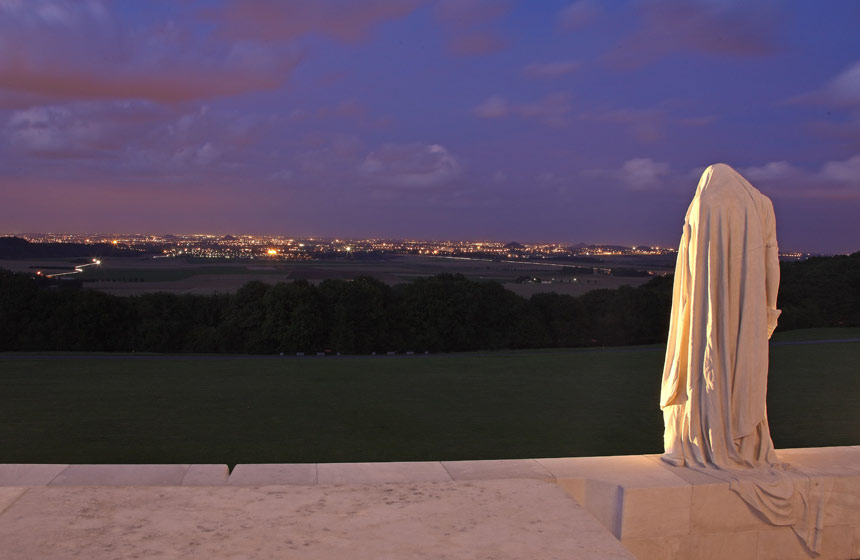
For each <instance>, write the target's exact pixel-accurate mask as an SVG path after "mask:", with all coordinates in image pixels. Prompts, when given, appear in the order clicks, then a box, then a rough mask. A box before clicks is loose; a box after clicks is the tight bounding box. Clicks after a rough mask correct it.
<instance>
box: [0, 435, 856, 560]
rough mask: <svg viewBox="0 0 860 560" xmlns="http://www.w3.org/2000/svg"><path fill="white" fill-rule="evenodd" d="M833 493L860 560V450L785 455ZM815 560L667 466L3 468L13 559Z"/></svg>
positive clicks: (832, 551) (849, 549)
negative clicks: (830, 484) (830, 486)
mask: <svg viewBox="0 0 860 560" xmlns="http://www.w3.org/2000/svg"><path fill="white" fill-rule="evenodd" d="M779 454H780V456H781V457H782V458H783V460H786V461H789V462H792V463H793V464H795V465H797V466H798V467H799V468H801V469H802V470H803V471H804V472H806V473H809V475H810V476H814V477H821V478H822V479H827V480H828V481H833V499H831V504H830V507H829V509H828V510H827V511H826V515H825V532H824V545H823V548H822V551H821V552H822V555H821V556H819V558H820V559H822V560H825V559H830V558H833V559H839V560H843V559H844V560H848V559H853V558H860V446H855V447H834V448H813V449H794V450H782V451H779ZM634 557H636V558H640V559H651V558H654V559H658V558H659V559H664V558H691V559H721V558H731V559H738V560H744V559H762V560H764V559H769V558H773V559H781V560H787V559H788V560H790V559H791V558H810V557H811V556H810V555H809V553H808V551H807V550H805V549H804V547H803V546H802V545H801V544H800V542H799V540H798V539H797V538H796V537H795V536H794V534H793V532H792V531H791V529H790V528H788V527H772V526H769V525H767V524H766V523H763V522H762V521H761V520H760V519H758V518H757V517H756V516H755V515H753V514H752V512H751V511H750V510H749V509H748V508H746V506H745V504H744V503H743V502H741V501H740V499H739V498H737V496H735V495H734V494H733V493H732V492H731V491H730V490H729V489H728V485H727V484H726V483H723V482H721V481H719V480H717V479H712V478H710V477H707V476H706V475H701V474H700V473H692V472H690V471H688V470H687V469H677V468H674V467H669V466H668V465H665V464H664V463H662V462H661V461H660V460H659V458H658V457H656V456H638V455H634V456H619V457H576V458H557V459H527V460H510V461H456V462H424V463H356V464H319V465H315V464H300V465H279V464H272V465H237V466H236V468H235V469H234V470H233V472H232V473H228V472H227V468H226V466H224V465H71V466H70V465H0V558H2V560H17V559H59V558H86V559H102V558H104V559H108V558H110V559H114V558H117V559H119V558H207V559H211V560H220V559H227V558H230V559H232V558H237V559H238V558H296V559H305V558H320V559H323V558H325V559H341V558H349V559H350V560H352V559H362V558H392V559H395V558H396V559H400V558H404V559H411V558H476V559H477V558H482V559H483V558H493V559H507V558H511V559H513V558H527V559H530V560H531V559H544V558H546V559H550V558H558V559H562V558H563V559H592V558H594V559H598V558H601V559H604V558H605V559H616V558H618V559H622V558H624V559H631V558H634Z"/></svg>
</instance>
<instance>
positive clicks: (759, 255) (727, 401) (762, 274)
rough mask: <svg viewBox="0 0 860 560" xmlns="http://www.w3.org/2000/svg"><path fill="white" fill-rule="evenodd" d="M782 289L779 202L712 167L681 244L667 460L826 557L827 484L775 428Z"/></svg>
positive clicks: (666, 411)
mask: <svg viewBox="0 0 860 560" xmlns="http://www.w3.org/2000/svg"><path fill="white" fill-rule="evenodd" d="M778 288H779V259H778V248H777V241H776V223H775V221H774V213H773V204H772V203H771V201H770V199H769V198H767V197H766V196H765V195H763V194H762V193H760V192H759V191H758V190H756V189H755V187H753V186H752V185H751V184H750V183H749V182H748V181H747V180H746V179H744V177H742V176H741V175H740V174H739V173H738V172H737V171H735V170H734V169H732V168H731V167H729V166H728V165H725V164H722V163H718V164H716V165H712V166H710V167H708V168H707V169H706V170H705V172H704V173H703V174H702V178H701V180H700V181H699V185H698V187H697V189H696V194H695V196H694V197H693V201H692V202H691V203H690V207H689V209H688V210H687V215H686V218H685V220H684V230H683V234H682V236H681V242H680V245H679V247H678V260H677V263H676V268H675V283H674V290H673V294H672V315H671V319H670V327H669V341H668V345H667V348H666V361H665V364H664V369H663V384H662V390H661V395H660V408H661V409H662V410H663V418H664V422H665V431H664V447H665V454H664V455H663V460H664V461H666V462H668V463H670V464H672V465H676V466H686V467H688V468H692V469H695V470H699V471H702V472H705V473H707V474H709V475H712V476H715V477H716V478H719V479H721V480H726V481H727V482H729V483H730V488H731V489H732V490H733V491H735V492H736V493H737V494H738V495H739V496H740V497H741V498H743V499H744V500H745V501H746V502H747V503H748V504H749V505H750V506H751V507H753V508H754V509H755V510H757V511H758V512H759V513H760V514H761V515H762V516H764V518H766V519H767V520H768V521H769V522H771V523H773V524H775V525H791V526H793V527H794V529H795V531H796V532H797V534H798V535H799V536H800V537H801V538H802V539H803V540H804V542H805V543H806V544H807V546H808V547H809V548H810V549H811V550H812V551H816V550H817V549H818V547H819V540H820V532H821V522H822V520H821V519H820V518H821V517H822V516H821V515H818V514H819V512H820V507H821V503H823V501H824V500H825V499H826V496H827V493H828V492H827V489H826V488H822V484H821V482H820V481H815V480H813V479H812V478H811V477H809V476H807V475H805V474H804V473H802V472H800V471H797V470H796V469H793V468H791V467H789V466H788V465H787V464H784V463H782V462H781V461H780V460H779V458H778V457H777V455H776V452H775V451H774V447H773V442H772V441H771V437H770V428H769V427H768V422H767V410H766V394H767V373H768V339H769V338H770V336H771V334H772V333H773V331H774V329H775V328H776V325H777V318H778V317H779V314H780V311H779V310H778V309H777V308H776V298H777V290H778Z"/></svg>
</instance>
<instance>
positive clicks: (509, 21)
mask: <svg viewBox="0 0 860 560" xmlns="http://www.w3.org/2000/svg"><path fill="white" fill-rule="evenodd" d="M858 29H860V3H858V2H856V0H845V1H835V0H829V1H827V2H809V1H807V0H795V1H788V0H786V1H782V0H773V1H750V0H686V1H680V0H642V1H637V0H630V1H618V2H598V1H596V0H580V1H577V2H570V1H569V0H568V1H552V0H540V1H534V0H529V1H526V0H520V1H519V2H516V1H513V0H511V1H505V0H436V1H422V0H304V1H300V0H241V1H240V0H223V1H197V2H195V1H174V0H170V1H167V0H164V1H160V0H147V1H125V2H124V1H120V0H117V1H114V2H109V1H100V0H70V1H67V2H63V1H58V0H0V232H24V231H87V232H99V231H100V232H134V231H147V232H157V233H193V232H212V233H228V232H232V233H273V234H284V235H295V236H331V237H336V236H355V237H358V236H379V237H420V238H432V239H441V238H463V239H495V240H504V241H510V240H518V241H540V240H546V241H563V242H565V241H566V242H578V241H585V242H591V243H623V244H655V245H656V244H661V245H671V246H675V245H677V242H678V238H679V237H680V232H681V224H682V221H683V216H684V211H685V209H686V206H687V204H688V203H689V201H690V199H691V198H692V195H693V192H694V190H695V186H696V182H697V179H698V175H699V173H700V172H701V170H702V169H703V168H704V167H705V166H706V165H707V164H709V163H714V162H720V161H722V162H725V163H728V164H730V165H732V166H734V167H735V168H736V169H738V170H739V171H740V172H741V173H743V174H744V175H745V176H746V177H747V178H748V179H749V180H750V181H751V182H752V183H753V184H754V185H755V186H757V187H758V188H759V189H760V190H761V191H762V192H764V193H765V194H767V195H769V196H770V197H771V198H772V199H773V201H774V206H775V209H776V216H777V223H778V233H779V240H780V246H781V247H782V248H783V249H784V250H789V249H794V250H804V251H816V252H845V251H856V250H858V249H860V33H858V31H857V30H858Z"/></svg>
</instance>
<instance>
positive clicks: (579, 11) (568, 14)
mask: <svg viewBox="0 0 860 560" xmlns="http://www.w3.org/2000/svg"><path fill="white" fill-rule="evenodd" d="M599 14H600V6H599V4H598V3H597V2H595V1H594V0H579V1H578V2H574V3H573V4H571V5H570V6H568V7H566V8H565V9H563V10H562V11H561V12H559V14H558V26H559V27H560V28H561V29H565V30H568V31H570V30H574V29H582V28H583V27H585V26H587V25H588V24H590V23H591V22H592V21H594V20H595V19H597V16H598V15H599Z"/></svg>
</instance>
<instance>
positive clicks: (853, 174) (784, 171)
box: [738, 155, 860, 200]
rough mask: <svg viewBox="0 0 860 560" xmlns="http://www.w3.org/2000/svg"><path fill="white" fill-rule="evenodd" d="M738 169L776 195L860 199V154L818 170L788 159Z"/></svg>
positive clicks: (826, 163) (823, 166) (828, 162)
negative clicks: (789, 161) (800, 165)
mask: <svg viewBox="0 0 860 560" xmlns="http://www.w3.org/2000/svg"><path fill="white" fill-rule="evenodd" d="M738 171H739V172H740V173H741V175H743V176H744V177H746V178H747V179H749V181H750V182H751V183H753V184H754V185H756V186H757V187H758V186H762V187H764V188H766V189H768V190H769V191H770V192H772V193H773V195H774V196H779V197H785V198H817V199H837V200H845V199H850V200H860V155H855V156H853V157H850V158H848V159H845V160H837V161H827V162H824V163H823V164H821V166H820V167H819V168H818V169H817V170H815V171H806V170H804V169H801V168H799V167H796V166H794V165H791V164H790V163H788V162H786V161H774V162H770V163H765V164H763V165H760V166H751V167H743V168H740V169H738Z"/></svg>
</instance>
